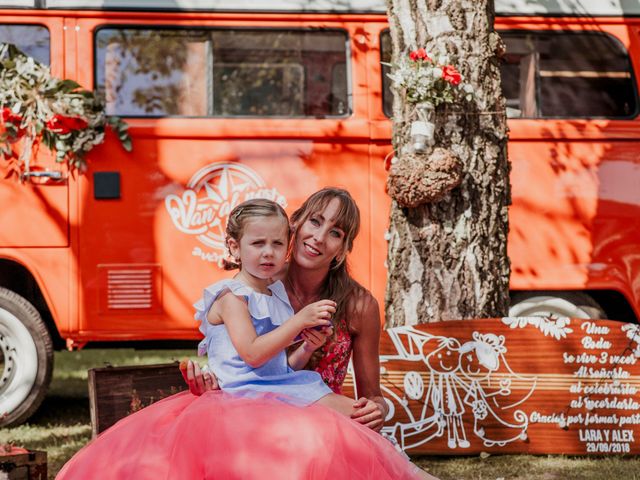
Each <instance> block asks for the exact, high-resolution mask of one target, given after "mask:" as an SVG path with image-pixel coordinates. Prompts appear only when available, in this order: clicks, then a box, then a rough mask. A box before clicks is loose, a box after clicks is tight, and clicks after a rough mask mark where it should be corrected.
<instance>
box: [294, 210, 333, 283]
mask: <svg viewBox="0 0 640 480" xmlns="http://www.w3.org/2000/svg"><path fill="white" fill-rule="evenodd" d="M339 209H340V200H338V199H337V198H334V199H332V200H331V201H330V202H329V203H328V204H327V206H326V207H325V209H324V210H322V211H318V212H314V213H312V214H311V215H309V217H308V218H307V219H306V220H305V222H304V223H303V224H302V225H300V226H299V227H298V229H297V234H296V236H295V244H294V246H293V259H294V260H295V262H296V263H297V264H298V266H300V267H302V268H308V269H312V270H317V269H327V270H328V269H329V267H330V265H331V261H332V260H333V259H334V258H336V257H340V258H342V255H343V253H344V237H345V233H344V231H343V230H342V229H341V228H339V227H337V226H336V225H335V219H336V216H337V214H338V211H339Z"/></svg>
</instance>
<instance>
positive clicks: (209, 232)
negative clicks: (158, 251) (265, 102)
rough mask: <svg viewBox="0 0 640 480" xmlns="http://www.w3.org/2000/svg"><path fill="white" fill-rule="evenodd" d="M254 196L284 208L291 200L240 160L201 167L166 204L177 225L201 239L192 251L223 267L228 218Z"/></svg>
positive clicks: (166, 199) (170, 196)
mask: <svg viewBox="0 0 640 480" xmlns="http://www.w3.org/2000/svg"><path fill="white" fill-rule="evenodd" d="M252 198H267V199H269V200H273V201H275V202H277V203H279V204H280V205H282V207H283V208H285V207H286V206H287V200H286V198H285V197H284V195H281V194H280V193H279V192H278V191H277V190H276V189H275V188H269V187H267V185H266V184H265V181H264V180H263V179H262V177H260V175H258V174H257V173H256V172H255V171H254V170H252V169H251V168H249V167H246V166H244V165H238V164H236V163H212V164H210V165H207V166H206V167H203V168H201V169H200V170H198V171H197V172H196V173H195V175H193V177H191V179H190V180H189V182H188V183H187V188H186V190H185V191H184V192H183V193H182V195H175V194H170V195H167V196H166V197H165V199H164V201H165V206H166V207H167V211H168V212H169V216H170V217H171V220H172V221H173V224H174V225H175V227H176V228H177V229H178V230H180V231H181V232H182V233H186V234H188V235H194V236H195V237H196V239H197V240H198V241H199V242H201V243H202V244H203V245H204V246H205V247H207V249H206V250H203V249H202V247H201V246H195V247H194V249H193V251H192V252H191V254H192V255H194V256H196V257H199V258H201V259H202V260H204V261H207V262H211V263H215V264H217V265H218V266H219V267H222V260H223V259H224V258H225V256H226V246H225V242H224V240H225V233H224V232H225V228H226V227H227V218H228V217H229V213H230V212H231V210H233V208H234V207H235V206H236V205H238V204H239V203H242V202H244V201H245V200H250V199H252Z"/></svg>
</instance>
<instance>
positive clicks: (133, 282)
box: [98, 264, 161, 314]
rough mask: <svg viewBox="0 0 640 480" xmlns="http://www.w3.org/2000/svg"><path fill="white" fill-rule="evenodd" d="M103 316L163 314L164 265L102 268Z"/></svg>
mask: <svg viewBox="0 0 640 480" xmlns="http://www.w3.org/2000/svg"><path fill="white" fill-rule="evenodd" d="M98 271H99V277H100V313H102V314H104V313H119V312H121V313H128V311H130V310H135V311H136V312H138V313H142V312H140V310H146V311H148V312H149V313H157V312H159V311H160V310H161V301H160V290H161V289H160V284H161V270H160V265H135V264H133V265H131V264H130V265H127V264H112V265H98Z"/></svg>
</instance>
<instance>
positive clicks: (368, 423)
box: [351, 397, 387, 432]
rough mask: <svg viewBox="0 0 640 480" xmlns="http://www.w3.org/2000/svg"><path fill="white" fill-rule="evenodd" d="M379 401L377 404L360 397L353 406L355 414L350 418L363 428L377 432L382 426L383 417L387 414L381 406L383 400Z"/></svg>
mask: <svg viewBox="0 0 640 480" xmlns="http://www.w3.org/2000/svg"><path fill="white" fill-rule="evenodd" d="M380 400H381V402H380V403H379V402H374V401H373V400H371V399H369V398H367V397H360V398H359V399H358V400H356V401H355V402H354V404H353V408H354V409H355V412H353V413H352V414H351V418H352V419H353V420H355V421H356V422H358V423H360V424H362V425H364V426H365V427H368V428H370V429H371V430H373V431H375V432H379V431H380V430H381V429H382V425H384V417H385V416H386V414H387V409H386V408H384V407H383V404H382V402H384V400H382V399H380Z"/></svg>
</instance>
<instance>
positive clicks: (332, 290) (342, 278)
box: [291, 187, 364, 335]
mask: <svg viewBox="0 0 640 480" xmlns="http://www.w3.org/2000/svg"><path fill="white" fill-rule="evenodd" d="M334 198H337V199H338V200H339V201H340V207H339V209H338V214H337V216H336V223H335V225H336V226H337V227H338V228H340V229H341V230H342V231H343V232H344V239H343V241H344V245H343V251H342V253H341V254H340V256H339V258H335V259H333V261H332V262H331V267H330V268H329V273H328V275H327V278H326V279H325V281H324V283H323V285H322V288H321V291H320V292H319V298H322V299H330V300H333V301H334V302H336V312H335V314H334V315H333V318H335V319H336V321H338V322H344V324H345V326H348V325H349V319H348V313H349V312H347V307H348V305H349V302H350V301H353V296H354V295H356V294H359V293H362V292H364V288H363V287H362V286H360V284H359V283H358V282H356V281H355V280H354V279H353V278H351V275H350V273H349V265H348V262H347V254H348V253H349V252H351V250H352V249H353V240H354V239H355V237H356V236H357V235H358V231H359V230H360V210H359V209H358V206H357V205H356V202H355V201H354V200H353V197H351V194H350V193H349V192H347V191H346V190H344V189H342V188H336V187H326V188H323V189H322V190H319V191H317V192H316V193H314V194H312V195H311V196H310V197H309V198H307V200H305V202H304V203H303V204H302V206H301V207H300V208H298V209H297V210H296V211H295V212H293V214H292V215H291V224H292V227H293V232H292V233H293V235H292V236H293V239H294V242H295V239H296V235H297V234H298V227H299V226H301V225H302V224H303V223H304V222H306V221H307V220H308V219H309V217H310V216H311V215H313V214H314V213H320V212H322V211H323V210H324V209H325V208H326V207H327V205H329V203H330V202H331V200H333V199H334ZM294 245H295V243H294ZM334 335H335V329H334Z"/></svg>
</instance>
